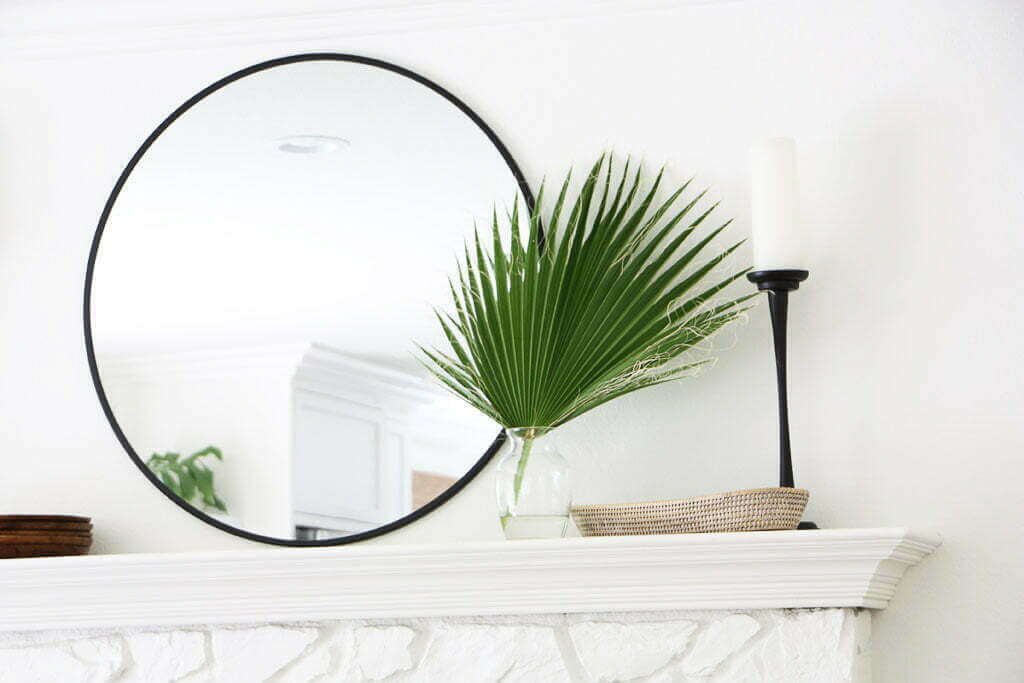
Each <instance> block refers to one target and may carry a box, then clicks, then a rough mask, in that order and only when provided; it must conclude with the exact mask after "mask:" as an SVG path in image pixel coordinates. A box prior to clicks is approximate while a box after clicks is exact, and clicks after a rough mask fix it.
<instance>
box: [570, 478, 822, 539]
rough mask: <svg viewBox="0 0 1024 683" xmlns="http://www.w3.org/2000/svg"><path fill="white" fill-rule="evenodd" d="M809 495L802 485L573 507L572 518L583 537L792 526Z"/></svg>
mask: <svg viewBox="0 0 1024 683" xmlns="http://www.w3.org/2000/svg"><path fill="white" fill-rule="evenodd" d="M809 497H810V494H809V493H808V492H807V490H806V489H793V488H764V489H748V490H746V491H730V492H729V493H718V494H715V495H712V496H700V497H697V498H682V499H679V500H659V501H651V502H648V503H619V504H615V505H574V506H573V508H572V518H573V521H574V522H576V527H577V528H578V529H579V530H580V533H581V534H583V535H584V536H640V535H646V534H703V533H713V532H723V531H772V530H779V529H795V528H796V526H797V524H799V523H800V518H801V517H802V516H803V514H804V508H805V507H806V506H807V499H808V498H809Z"/></svg>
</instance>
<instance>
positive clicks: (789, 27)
mask: <svg viewBox="0 0 1024 683" xmlns="http://www.w3.org/2000/svg"><path fill="white" fill-rule="evenodd" d="M93 4H100V3H93ZM103 4H104V5H108V4H113V3H112V2H107V3H103ZM190 4H195V5H196V8H195V12H196V14H197V15H198V14H200V13H206V14H208V15H209V14H211V13H214V10H213V9H211V8H210V7H208V6H202V7H200V6H199V5H200V3H190ZM286 4H287V6H288V7H289V11H290V12H293V10H292V9H291V5H290V4H288V3H283V2H281V3H278V4H277V5H276V6H277V7H284V6H286ZM325 4H330V3H327V2H326V0H324V1H319V0H309V6H310V7H311V8H313V7H323V6H324V5H325ZM333 4H334V5H335V6H338V7H342V6H346V7H347V6H350V5H352V6H354V5H355V4H356V3H345V2H341V1H340V0H339V1H338V2H335V3H333ZM175 6H176V7H177V8H178V9H177V10H176V11H178V12H186V11H187V10H185V9H183V8H181V6H180V4H177V5H175ZM34 7H35V9H34V10H33V11H30V8H29V7H28V5H27V4H26V3H24V2H9V3H7V4H6V5H5V6H4V7H3V8H2V9H0V35H3V32H7V33H8V35H6V36H3V37H0V292H2V293H3V298H2V299H0V349H2V353H0V424H2V428H0V464H2V470H0V471H2V473H3V482H4V487H3V495H2V497H0V508H2V509H3V511H12V512H13V511H18V512H29V511H47V512H60V511H69V512H71V511H74V512H81V513H85V514H91V515H93V516H94V517H95V520H96V525H97V536H98V550H100V551H143V550H146V551H150V550H181V549H187V548H212V547H239V546H243V545H245V543H243V542H242V541H240V540H237V539H233V538H231V537H229V536H227V535H224V534H222V533H220V532H218V531H216V530H214V529H210V528H205V527H204V526H203V525H202V524H200V523H198V522H196V521H194V520H193V519H191V518H190V517H189V516H187V515H186V514H185V513H183V512H181V511H179V510H178V509H177V508H176V507H174V506H173V505H172V504H171V503H170V502H169V501H167V500H166V499H164V498H163V496H161V495H159V494H158V493H157V492H156V491H154V490H152V489H151V488H150V487H149V485H148V484H147V482H146V481H145V480H144V479H143V478H142V476H141V475H140V474H139V473H138V472H137V471H136V470H135V468H134V466H133V465H132V464H131V463H130V462H129V460H128V458H127V457H126V456H125V455H124V453H123V452H121V450H120V447H119V446H118V444H117V443H116V442H115V440H114V438H113V435H112V434H111V433H110V430H109V429H108V427H107V425H106V423H105V421H104V419H103V416H102V414H101V411H100V409H99V406H98V405H97V402H96V400H95V397H94V393H93V389H92V385H91V382H90V380H89V375H88V371H87V369H86V364H85V357H84V351H83V344H82V340H81V321H80V307H81V289H82V279H83V275H84V268H85V261H86V255H87V252H88V247H89V242H90V239H91V237H92V231H93V229H94V226H95V223H96V220H97V218H98V216H99V213H100V210H101V208H102V205H103V202H104V200H105V198H106V195H107V193H108V192H109V189H110V187H111V186H112V184H113V183H114V180H115V179H116V177H117V175H118V174H119V172H120V170H121V168H122V166H123V164H124V163H125V162H126V161H127V159H128V158H129V157H130V156H131V154H132V153H133V151H134V150H135V148H136V146H137V145H138V143H139V142H140V141H141V140H142V139H143V138H144V137H145V135H146V134H148V133H149V131H150V130H151V128H152V127H153V126H154V125H155V124H156V123H157V122H158V121H159V120H160V119H162V118H163V117H164V116H165V115H166V114H167V113H168V112H169V111H170V110H171V109H172V108H173V107H175V106H176V105H177V104H178V103H180V102H181V101H182V100H184V99H185V98H186V97H187V96H189V95H191V94H192V93H193V92H195V91H196V90H197V89H198V88H199V87H201V86H202V85H204V84H206V83H208V82H210V81H212V80H214V79H216V78H217V77H219V76H221V75H223V74H226V73H228V72H230V71H232V70H233V69H235V68H238V67H241V66H243V65H246V64H249V63H252V62H255V61H258V60H261V59H264V58H269V57H274V56H279V55H284V54H289V53H294V52H299V51H310V50H338V51H350V52H358V53H364V54H368V55H372V56H377V57H382V58H385V59H390V60H393V61H396V62H399V63H401V64H404V65H408V66H410V67H413V68H415V69H417V70H419V71H421V72H422V73H424V74H426V75H428V76H430V77H432V78H435V79H437V80H438V81H440V82H441V83H443V84H445V85H447V86H449V87H450V88H451V89H453V90H454V91H455V92H456V93H457V94H459V95H460V96H462V97H464V98H465V99H466V100H467V101H468V102H469V103H470V104H471V105H472V106H474V107H476V108H477V110H478V111H479V112H480V113H481V114H482V115H483V116H484V118H485V119H487V120H488V121H489V122H491V123H492V124H493V126H494V127H495V128H496V130H497V131H498V132H499V134H500V135H502V136H503V137H504V139H505V140H506V142H507V143H508V145H509V146H510V148H511V149H512V151H513V153H514V154H515V155H516V156H517V158H518V159H519V161H520V162H521V164H522V165H523V167H524V169H525V170H526V172H527V175H528V176H529V177H530V178H531V180H532V181H533V182H535V183H536V182H539V180H540V178H541V177H542V175H544V174H545V173H547V174H551V175H555V176H557V175H560V174H561V173H562V172H563V170H564V169H565V167H566V166H567V165H568V164H570V163H576V164H582V163H585V162H587V161H589V160H590V159H591V158H592V157H593V156H594V155H595V154H596V153H597V152H598V151H599V150H601V149H603V148H605V147H609V146H611V147H614V148H616V149H617V150H620V151H623V152H633V153H635V154H640V155H643V156H645V157H646V158H648V159H650V160H651V161H652V162H654V163H657V162H660V161H662V160H668V161H671V162H672V164H673V165H672V168H671V170H670V177H671V179H673V180H680V179H682V178H684V177H685V176H686V175H688V174H689V173H691V172H693V171H698V172H699V173H700V179H701V181H703V182H707V183H710V184H712V185H714V186H715V188H716V191H717V192H718V193H719V194H720V195H721V196H723V197H725V198H726V202H725V204H724V209H725V212H726V213H729V214H733V215H736V216H737V217H738V219H739V220H738V222H737V233H744V232H746V230H747V229H748V220H747V218H748V216H747V200H748V197H747V186H746V162H745V155H746V150H747V147H748V144H749V142H750V141H751V140H755V139H757V138H760V137H763V136H765V135H769V134H780V133H781V134H792V135H794V136H795V137H797V138H798V140H799V144H800V163H801V167H802V186H803V187H802V189H803V198H804V206H805V212H804V213H805V219H806V223H807V226H808V229H809V230H810V231H811V233H812V237H811V239H810V249H809V253H810V259H809V264H808V265H809V267H810V269H811V272H812V275H811V279H810V281H809V282H808V283H807V284H806V286H805V288H804V289H802V290H801V291H800V292H799V293H798V294H797V295H796V296H795V298H794V301H793V306H792V310H791V318H792V329H793V339H792V348H791V351H792V359H793V362H792V365H793V368H792V394H793V399H792V400H793V402H792V413H793V433H794V444H795V446H794V447H795V457H796V476H797V481H798V483H800V484H802V485H805V486H807V487H808V488H810V489H811V491H812V503H811V515H812V516H813V517H814V518H815V519H816V520H817V521H818V522H819V523H821V524H823V525H827V526H868V525H915V526H920V527H927V528H933V529H936V530H939V531H941V532H942V533H943V534H944V535H945V537H946V544H945V546H944V547H943V548H942V549H940V551H939V553H938V555H937V556H936V557H934V558H931V559H929V560H928V561H927V562H926V563H925V564H924V565H923V566H922V567H920V568H919V569H918V570H915V571H913V572H912V573H911V575H910V576H909V577H908V578H907V580H906V581H905V583H904V585H903V586H902V587H901V592H900V595H899V596H897V598H896V600H895V601H894V604H893V605H892V606H891V607H890V608H889V610H888V611H886V612H885V613H883V614H882V615H881V616H880V617H879V619H878V621H877V629H876V630H875V634H874V640H875V643H876V645H877V649H876V655H877V656H876V673H877V674H878V678H879V680H882V681H965V680H978V681H1004V680H1015V679H1019V678H1020V677H1021V667H1022V666H1024V663H1022V661H1021V659H1020V656H1019V644H1020V638H1021V634H1022V632H1024V623H1022V620H1024V617H1022V614H1024V612H1022V611H1021V609H1020V604H1021V601H1022V599H1024V581H1022V580H1021V579H1020V576H1022V575H1024V571H1022V569H1024V567H1022V564H1024V549H1022V547H1021V544H1020V542H1019V529H1018V525H1019V520H1020V506H1019V499H1020V488H1021V485H1022V484H1024V465H1022V464H1021V460H1020V453H1021V449H1022V446H1024V434H1022V430H1021V427H1020V422H1021V420H1020V414H1021V411H1022V409H1024V395H1022V389H1021V386H1022V383H1021V380H1022V377H1021V374H1022V373H1021V370H1020V365H1019V363H1020V361H1019V356H1020V351H1021V350H1022V346H1024V345H1022V342H1024V326H1022V324H1021V323H1020V321H1019V319H1018V317H1017V315H1016V304H1017V296H1016V295H1017V294H1019V293H1020V291H1021V286H1020V281H1021V280H1020V272H1019V267H1017V266H1018V262H1019V257H1020V255H1021V253H1022V248H1024V244H1022V238H1021V236H1020V235H1021V231H1022V229H1024V198H1022V195H1021V190H1020V177H1021V174H1022V171H1024V168H1022V165H1024V164H1022V161H1021V159H1022V154H1024V129H1022V127H1021V125H1020V121H1021V120H1022V116H1024V106H1022V105H1024V102H1022V99H1021V95H1020V73H1021V70H1022V68H1024V51H1022V50H1021V47H1020V45H1021V42H1022V39H1024V35H1022V22H1024V8H1022V7H1021V5H1020V4H1019V3H1016V2H1010V1H1009V0H1007V1H1006V2H995V1H989V2H973V3H967V2H952V1H950V2H941V1H931V2H902V3H892V2H880V1H878V2H863V3H845V2H835V1H828V2H825V1H822V2H811V1H807V2H798V1H786V2H710V3H709V2H693V3H676V2H668V1H667V0H660V1H659V0H641V1H638V2H635V3H609V2H594V3H583V2H580V1H578V0H560V1H559V2H550V3H541V2H536V1H534V0H524V1H523V2H521V3H498V4H495V5H485V4H483V3H475V4H467V3H451V4H449V3H447V2H439V3H430V4H429V6H421V5H420V4H419V3H417V2H406V3H398V9H391V10H362V11H360V10H355V9H353V10H352V11H351V12H340V13H338V14H336V15H332V16H326V17H312V18H310V17H306V16H303V15H293V16H292V17H291V18H290V19H283V20H281V21H279V22H275V21H271V20H266V19H261V20H253V21H249V22H248V23H242V24H240V25H236V24H231V23H228V24H211V25H209V27H208V30H207V31H205V32H204V31H203V29H202V28H201V27H200V28H196V27H194V26H189V25H188V24H184V23H183V22H179V24H181V25H180V26H179V28H177V29H175V28H163V29H145V30H143V29H139V30H135V29H133V28H132V21H133V17H134V16H135V15H133V14H132V12H133V11H135V12H136V13H140V12H143V11H145V12H149V13H150V14H152V15H156V14H158V13H163V12H169V10H168V9H166V8H168V7H171V5H169V4H167V5H165V7H164V9H159V10H158V9H155V8H153V7H149V8H142V7H138V8H136V9H134V10H132V9H131V7H129V6H128V5H125V6H124V7H122V8H120V10H121V11H119V12H116V13H104V12H102V11H99V10H95V11H92V10H91V11H89V12H88V13H86V12H85V10H83V9H77V10H76V8H75V6H74V4H73V3H72V4H70V5H69V4H68V3H58V2H55V1H54V2H37V3H35V6H34ZM218 7H223V8H224V12H225V13H226V14H227V15H231V13H232V12H234V13H235V14H237V15H241V14H242V13H243V12H246V11H249V12H252V11H255V10H251V9H249V10H243V9H241V8H242V5H240V4H238V3H234V2H231V3H225V4H224V5H218ZM47 9H53V10H54V11H53V12H52V14H51V17H50V19H49V20H50V21H52V22H56V23H65V24H68V25H69V26H72V27H73V24H74V21H75V20H76V18H77V19H79V20H80V21H81V22H82V25H86V24H88V25H95V24H96V23H97V22H99V21H101V20H100V17H103V16H115V17H116V19H111V20H110V21H111V22H112V23H116V24H117V25H118V26H121V27H122V28H119V29H117V30H115V31H113V32H112V33H110V34H103V33H86V34H84V35H83V34H81V33H79V34H75V33H71V34H66V35H57V34H55V33H48V32H47V31H46V29H45V26H46V21H47V20H48V19H47V18H46V17H44V16H43V14H45V10H47ZM57 9H59V10H60V11H57ZM262 10H267V11H269V10H268V4H267V3H264V6H263V8H262ZM167 20H168V22H169V21H170V18H168V19H167ZM18 31H24V32H26V33H24V34H16V32H18ZM118 45H121V46H122V47H123V48H125V51H124V52H122V53H121V54H118V52H117V50H118V47H117V46H118ZM215 45H220V46H222V47H212V46H215ZM767 340H768V332H767V320H766V311H765V309H764V308H763V307H762V308H761V309H760V310H758V311H757V312H755V314H754V315H753V316H752V320H751V324H750V326H749V327H748V328H746V329H742V330H740V334H739V337H738V339H737V341H736V343H735V345H733V347H732V348H730V349H728V350H727V351H726V352H724V353H723V357H722V362H721V364H720V366H719V367H718V368H716V369H715V370H714V371H713V372H712V373H710V374H708V375H707V376H705V377H702V378H700V379H699V380H697V381H692V382H687V383H685V384H682V383H681V384H679V385H677V386H671V387H663V388H657V389H652V390H650V391H648V392H646V393H645V394H644V395H638V396H635V397H631V398H627V399H625V400H623V401H620V402H618V403H616V404H614V405H610V406H608V407H606V408H604V409H601V410H600V411H599V412H598V413H596V414H594V415H591V416H589V417H586V418H584V419H581V420H580V421H579V422H578V423H577V424H575V425H572V426H571V427H569V428H566V429H565V430H564V433H563V434H562V437H561V441H562V443H563V445H564V449H565V451H566V453H567V454H568V455H569V456H570V457H571V459H572V460H573V462H574V464H575V466H576V469H577V472H578V473H579V498H580V499H581V500H587V501H598V500H625V499H633V498H648V497H663V496H678V495H686V494H691V493H700V492H710V491H715V490H721V489H731V488H739V487H744V486H750V485H758V484H768V483H771V482H772V481H773V478H774V476H775V462H774V447H773V439H774V420H775V417H774V412H773V411H774V386H773V375H772V365H771V354H770V350H769V348H768V346H767ZM493 515H494V512H493V501H492V495H491V481H490V480H489V478H488V477H487V476H486V475H485V476H483V477H481V478H480V479H479V480H478V481H477V482H475V483H474V485H472V486H471V487H469V488H468V489H467V490H466V491H465V492H464V493H463V494H462V495H460V496H459V497H458V498H457V499H455V500H454V501H452V502H451V503H450V504H449V505H447V506H445V507H444V508H442V509H441V510H440V511H439V512H438V513H436V514H435V515H432V516H431V517H430V518H429V519H426V520H424V521H423V522H421V523H419V524H417V525H414V526H413V527H410V528H407V529H406V530H403V531H402V532H400V533H397V534H394V535H392V536H390V537H388V538H387V539H384V540H385V541H386V542H401V541H406V540H409V539H412V538H416V539H419V540H424V539H427V540H437V541H442V540H450V539H458V538H470V537H472V538H497V537H498V536H499V531H498V526H497V522H496V520H495V519H494V516H493Z"/></svg>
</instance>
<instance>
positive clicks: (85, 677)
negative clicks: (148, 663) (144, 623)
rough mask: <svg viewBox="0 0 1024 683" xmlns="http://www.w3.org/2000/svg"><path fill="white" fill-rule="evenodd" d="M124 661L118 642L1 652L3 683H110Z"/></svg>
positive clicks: (95, 640) (81, 642) (103, 640)
mask: <svg viewBox="0 0 1024 683" xmlns="http://www.w3.org/2000/svg"><path fill="white" fill-rule="evenodd" d="M123 661H124V653H123V652H122V650H121V645H120V643H119V641H118V639H117V638H90V639H88V640H79V641H73V642H71V643H69V644H68V643H62V644H53V645H47V646H40V647H27V648H18V649H3V650H0V682H2V683H29V682H31V683H107V681H112V680H114V677H115V676H116V675H117V674H118V672H119V670H120V669H121V667H122V664H123Z"/></svg>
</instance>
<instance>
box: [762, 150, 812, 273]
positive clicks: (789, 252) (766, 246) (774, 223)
mask: <svg viewBox="0 0 1024 683" xmlns="http://www.w3.org/2000/svg"><path fill="white" fill-rule="evenodd" d="M750 171H751V174H750V175H751V183H750V214H751V227H752V231H753V240H752V241H753V248H754V270H783V269H803V268H804V267H805V264H804V262H803V253H802V251H801V244H800V226H799V221H798V212H797V180H796V143H795V142H794V141H793V139H792V138H771V139H768V140H763V141H761V142H759V143H757V144H756V145H754V146H753V147H752V148H751V150H750Z"/></svg>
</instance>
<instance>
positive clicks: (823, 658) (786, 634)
mask: <svg viewBox="0 0 1024 683" xmlns="http://www.w3.org/2000/svg"><path fill="white" fill-rule="evenodd" d="M768 615H769V618H768V620H769V624H768V626H767V633H766V634H765V637H763V638H761V639H759V640H758V642H757V644H756V645H755V646H754V647H753V648H751V649H750V650H748V651H745V652H744V653H743V655H741V658H740V662H739V665H738V666H737V667H736V670H735V671H734V672H733V676H732V678H734V679H735V680H737V681H750V682H753V681H757V682H758V683H776V682H777V683H821V682H823V681H827V682H828V683H853V678H852V676H853V668H854V667H853V664H854V657H855V655H856V644H855V642H854V639H853V638H847V639H843V638H842V634H843V630H844V626H845V623H846V621H847V620H848V619H854V618H855V617H854V615H853V610H844V609H823V610H793V611H790V610H775V611H772V612H769V613H768Z"/></svg>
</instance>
